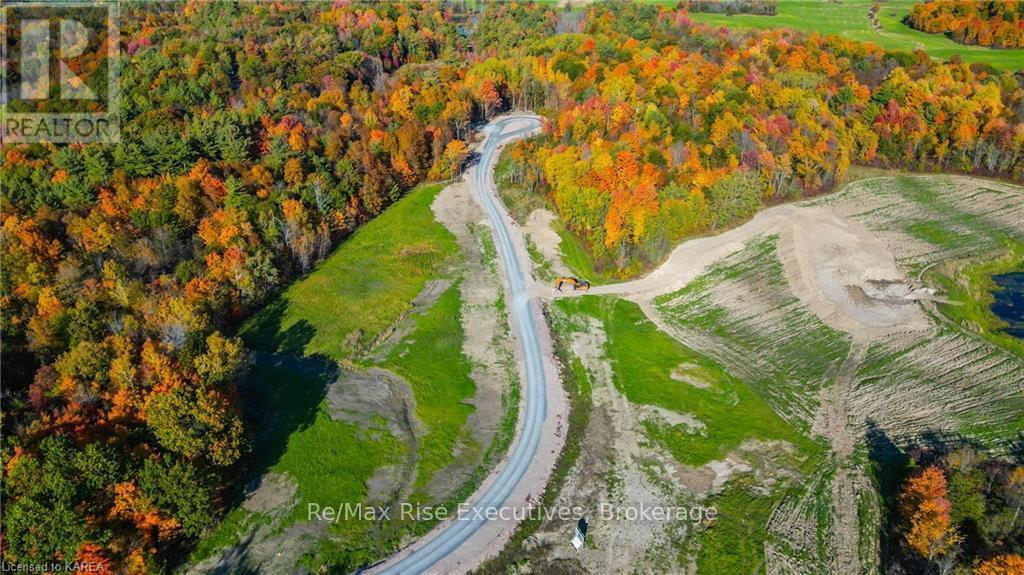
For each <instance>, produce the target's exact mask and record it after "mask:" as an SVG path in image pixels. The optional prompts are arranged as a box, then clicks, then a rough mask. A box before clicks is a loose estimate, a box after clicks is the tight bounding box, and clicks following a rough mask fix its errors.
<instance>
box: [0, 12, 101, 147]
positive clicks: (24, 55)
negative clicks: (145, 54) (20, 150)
mask: <svg viewBox="0 0 1024 575" xmlns="http://www.w3.org/2000/svg"><path fill="white" fill-rule="evenodd" d="M119 30H120V28H119V27H118V2H117V0H102V1H89V2H82V1H68V0H65V1H60V0H45V1H36V2H4V3H3V5H2V6H0V32H2V35H3V38H2V56H0V67H2V70H0V73H2V82H0V83H2V84H3V86H2V93H0V104H2V110H0V139H2V140H3V143H12V144H13V143H33V142H51V143H63V144H68V143H116V142H118V141H120V137H121V130H120V127H121V126H120V113H119V112H120V110H119V103H120V44H121V38H120V32H119Z"/></svg>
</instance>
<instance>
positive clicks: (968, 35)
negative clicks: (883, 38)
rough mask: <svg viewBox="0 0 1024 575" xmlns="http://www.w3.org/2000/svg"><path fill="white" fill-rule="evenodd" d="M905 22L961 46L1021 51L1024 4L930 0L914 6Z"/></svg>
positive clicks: (1009, 0)
mask: <svg viewBox="0 0 1024 575" xmlns="http://www.w3.org/2000/svg"><path fill="white" fill-rule="evenodd" d="M906 22H907V24H909V25H910V26H911V27H913V28H917V29H918V30H921V31H923V32H928V33H930V34H945V35H947V36H949V37H950V38H952V39H953V40H954V41H956V42H959V43H961V44H972V45H976V46H989V47H993V48H1024V2H1021V1H1020V0H931V1H929V2H920V3H918V4H915V5H914V7H913V8H911V9H910V13H909V14H907V17H906Z"/></svg>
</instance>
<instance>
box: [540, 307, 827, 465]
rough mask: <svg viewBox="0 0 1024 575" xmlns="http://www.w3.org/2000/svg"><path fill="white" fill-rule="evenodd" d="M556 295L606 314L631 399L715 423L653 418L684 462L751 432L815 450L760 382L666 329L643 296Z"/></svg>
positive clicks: (620, 383) (662, 439) (723, 449)
mask: <svg viewBox="0 0 1024 575" xmlns="http://www.w3.org/2000/svg"><path fill="white" fill-rule="evenodd" d="M556 302H557V305H558V306H559V307H561V308H562V310H563V311H566V312H568V313H573V314H587V315H590V316H592V317H595V318H597V319H599V320H601V322H602V323H603V325H604V329H605V333H606V334H607V337H608V348H609V349H608V350H607V352H608V355H609V357H610V360H611V364H612V369H613V372H614V378H615V387H616V388H617V389H618V390H619V391H620V392H622V393H623V395H625V396H626V398H627V399H629V401H630V402H632V403H635V404H640V405H655V406H658V407H662V408H664V409H668V410H670V411H675V412H678V413H688V414H691V415H693V416H694V417H696V418H697V419H698V420H700V421H701V422H702V423H704V425H706V426H707V428H706V434H705V435H701V434H691V433H688V432H687V430H686V429H685V428H683V427H682V426H676V427H665V426H659V425H654V424H649V425H648V429H647V431H648V433H649V434H650V435H651V437H652V439H654V440H655V441H657V442H658V443H660V444H662V445H664V446H665V448H666V449H667V450H668V451H670V452H671V453H672V454H673V455H674V456H675V458H676V459H677V460H678V461H680V462H681V463H684V464H687V465H695V466H698V465H704V464H705V463H708V462H710V461H713V460H715V459H721V458H723V457H724V456H725V455H727V454H728V453H729V452H730V451H732V450H734V449H736V448H737V447H739V445H740V444H741V443H743V442H744V441H746V440H748V439H762V440H769V439H781V440H785V441H788V442H790V443H792V444H794V445H795V446H797V447H798V448H800V449H802V450H807V451H808V452H810V451H813V450H814V446H813V444H812V443H811V442H809V441H808V440H806V439H805V438H804V437H803V436H801V435H800V434H799V433H797V432H796V430H795V429H793V428H792V427H791V426H790V425H788V424H787V423H786V422H785V421H784V420H783V419H782V418H780V417H779V416H778V415H776V414H775V412H774V411H772V409H771V407H769V405H768V404H767V403H766V402H764V401H763V400H762V399H761V398H760V397H758V395H757V394H756V393H754V392H753V390H751V389H750V388H749V387H747V386H746V385H744V384H743V383H742V382H741V381H739V380H737V379H736V378H734V377H732V376H731V375H729V373H727V372H726V371H725V370H724V369H723V368H722V367H721V366H720V365H719V364H717V363H715V362H714V361H712V360H711V359H709V358H707V357H705V356H703V355H701V354H699V353H697V352H695V351H693V350H691V349H688V348H686V347H684V346H683V345H682V344H680V343H679V342H677V341H676V340H674V339H672V338H671V337H669V336H668V335H667V334H665V333H663V332H661V331H659V330H658V328H657V327H655V325H654V324H653V323H651V322H650V321H649V320H648V319H647V316H645V315H644V313H643V311H642V310H641V309H640V307H639V306H637V305H636V304H634V303H632V302H628V301H626V300H622V299H617V298H611V299H609V298H599V297H596V296H584V297H578V298H564V299H559V300H556ZM677 370H679V371H677ZM673 371H676V373H677V375H678V374H680V371H681V372H682V373H683V374H684V375H685V377H688V378H692V379H693V380H696V383H697V385H693V384H691V383H684V382H680V381H676V379H673V377H672V373H673ZM698 385H700V386H704V387H698Z"/></svg>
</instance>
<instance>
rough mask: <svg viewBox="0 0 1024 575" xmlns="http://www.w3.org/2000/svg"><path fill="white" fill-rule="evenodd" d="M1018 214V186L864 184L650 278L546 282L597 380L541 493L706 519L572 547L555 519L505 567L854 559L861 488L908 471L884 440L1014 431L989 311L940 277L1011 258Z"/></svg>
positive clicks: (959, 180) (617, 532) (861, 548)
mask: <svg viewBox="0 0 1024 575" xmlns="http://www.w3.org/2000/svg"><path fill="white" fill-rule="evenodd" d="M1022 223H1024V190H1022V189H1021V188H1019V187H1017V186H1013V185H1009V184H1005V183H999V182H992V181H985V180H980V179H974V178H966V177H953V176H901V177H879V178H868V179H865V180H862V181H858V182H855V183H852V184H850V185H848V186H847V187H846V189H844V190H843V191H841V192H838V193H836V194H833V195H830V196H826V197H822V198H817V199H813V200H810V201H805V202H801V203H798V204H794V205H787V206H779V207H775V208H771V209H768V210H765V211H764V212H762V213H761V214H759V215H758V216H756V217H755V218H754V219H753V220H751V221H750V222H748V223H747V224H744V225H743V226H740V227H738V228H735V229H733V230H729V231H727V232H725V233H723V234H721V235H719V236H714V237H708V238H700V239H696V240H691V241H689V242H685V243H683V244H681V245H680V246H679V247H678V248H677V249H676V250H675V251H674V252H673V254H672V255H671V256H670V257H669V259H668V260H667V261H666V262H665V263H664V264H663V265H662V266H661V267H659V268H658V269H656V270H654V271H653V272H652V273H651V274H649V275H648V276H647V277H644V278H641V279H638V280H635V281H631V282H625V283H621V284H612V285H602V286H598V287H595V288H594V289H593V290H592V292H591V293H592V294H593V295H590V296H584V297H577V298H571V297H569V296H570V295H573V294H571V293H570V292H567V293H564V294H557V297H556V299H555V301H554V302H553V304H552V310H553V313H552V318H553V321H554V324H555V326H556V327H557V329H558V330H559V332H560V333H561V338H562V339H563V341H566V342H568V344H567V345H568V346H569V348H570V351H571V354H570V356H569V357H570V359H569V361H568V362H567V365H570V366H572V371H573V372H574V373H578V372H580V371H581V370H580V369H579V368H580V367H582V368H583V369H582V372H583V374H584V377H586V378H587V380H588V382H589V384H590V387H592V389H593V392H592V397H593V408H592V409H593V416H592V417H591V418H590V421H589V424H588V428H587V432H586V433H585V434H584V436H583V440H582V447H581V454H582V455H581V456H580V459H579V461H578V462H577V465H576V466H575V467H574V468H573V470H572V471H571V472H570V473H569V475H568V478H567V480H566V482H565V486H564V487H563V488H562V489H561V490H560V492H559V494H558V499H557V500H558V501H559V502H565V503H568V504H582V505H584V506H585V505H586V504H588V503H589V504H594V503H595V502H599V501H629V502H636V501H645V502H660V503H661V504H666V503H667V502H672V501H676V502H679V501H683V502H689V504H692V503H694V502H704V503H705V504H713V505H715V506H716V507H717V508H718V510H719V513H720V514H719V518H718V520H717V521H715V522H712V523H709V524H702V525H699V526H696V525H688V526H686V528H685V529H683V530H682V531H678V530H677V531H674V532H673V531H669V530H667V529H666V528H665V527H664V526H658V525H653V526H652V525H643V526H642V528H638V529H634V528H633V527H632V526H630V525H628V524H613V523H611V522H608V523H604V522H594V521H592V523H591V525H592V527H591V528H592V533H593V534H594V536H593V541H592V543H591V545H590V547H588V549H585V550H584V551H581V552H580V553H579V554H576V553H575V552H573V551H571V550H570V549H569V548H568V545H567V544H566V542H565V540H564V532H565V531H566V529H571V526H568V525H563V524H560V523H558V522H554V521H552V522H548V523H546V524H544V525H542V526H541V527H540V528H539V529H538V531H537V533H536V534H535V535H534V536H533V537H532V538H529V539H527V540H526V541H525V542H524V543H523V548H524V549H529V550H530V551H529V552H528V553H527V554H526V557H527V558H526V559H521V562H529V563H530V564H531V566H536V567H537V568H541V569H543V568H544V567H545V566H553V565H559V566H560V567H559V568H562V567H561V566H566V565H572V564H578V566H579V568H582V569H584V570H588V571H602V572H603V571H608V570H610V571H613V572H619V571H628V570H635V569H641V570H642V569H651V570H664V569H670V570H671V569H684V568H688V567H691V566H696V567H699V568H700V572H715V573H717V572H730V573H731V572H737V573H739V572H744V573H746V572H756V571H761V570H765V571H767V572H768V573H806V572H842V573H848V572H849V573H858V572H862V570H867V572H870V570H871V569H872V566H874V565H877V564H878V556H879V545H880V541H879V538H878V524H879V521H880V517H881V514H882V505H883V499H882V495H881V494H880V493H879V492H878V490H877V488H876V485H877V484H878V483H885V482H886V481H888V479H887V477H888V476H891V475H892V474H897V475H898V474H901V473H904V470H903V469H902V468H890V467H891V465H892V462H893V461H899V458H898V457H893V454H894V453H895V454H897V455H898V453H899V450H900V449H906V448H908V447H910V446H913V445H921V444H929V443H932V442H953V443H971V444H973V445H975V446H977V447H979V448H980V449H983V450H987V451H991V452H994V453H997V454H1008V453H1011V452H1013V450H1014V449H1015V448H1014V445H1015V444H1016V443H1017V442H1020V441H1021V440H1024V435H1021V432H1022V430H1024V385H1022V383H1021V379H1020V376H1019V374H1020V373H1021V372H1022V370H1024V356H1022V355H1020V354H1019V353H1018V352H1016V351H1015V350H1014V349H1012V346H1009V345H1005V344H1006V342H1007V340H1005V338H1006V337H1008V336H1005V335H1003V334H999V333H997V332H996V331H994V330H993V328H994V327H998V326H997V324H995V323H991V322H988V323H986V321H987V320H988V319H990V318H988V317H987V316H985V314H986V313H988V312H987V309H985V308H984V307H983V306H979V305H976V306H974V307H973V308H970V309H963V307H964V306H958V305H955V303H949V304H947V303H944V302H946V301H947V295H946V293H945V291H946V290H947V289H949V291H950V293H949V297H951V298H952V299H954V300H956V299H958V298H960V299H964V298H966V297H968V296H966V295H965V294H966V293H968V292H967V291H966V290H968V289H970V290H973V291H970V292H969V293H976V290H977V289H978V288H977V287H976V286H977V282H974V283H971V281H970V278H969V277H967V276H974V277H977V276H978V275H979V274H982V273H983V270H982V269H981V268H980V267H978V266H980V265H982V264H979V263H978V262H995V264H992V265H996V264H998V265H996V267H997V268H998V270H999V271H1006V270H1009V269H1014V268H1016V269H1020V267H1021V265H1022V264H1024V262H1022V261H1021V260H1020V251H1019V249H1020V248H1019V246H1020V242H1021V238H1022V236H1024V225H1022ZM526 227H527V229H528V230H529V229H530V228H531V226H530V225H527V226H526ZM531 235H532V236H533V237H538V238H539V237H543V236H544V235H545V234H544V233H542V231H537V230H534V231H532V232H531ZM554 247H556V248H557V246H554ZM551 248H552V246H548V248H546V249H542V250H539V251H544V252H551ZM559 255H560V254H558V253H557V250H555V255H554V256H551V261H552V262H553V263H552V265H553V266H559V265H564V264H561V262H560V261H558V257H555V256H559ZM948 262H962V264H959V265H960V266H961V267H962V268H964V269H961V267H958V268H957V270H959V273H957V270H954V271H953V272H949V270H944V269H943V266H944V265H946V263H948ZM989 267H991V266H989ZM989 267H986V268H985V269H984V273H987V272H989V271H991V269H989ZM965 270H966V271H965ZM940 272H941V273H940ZM949 273H953V275H951V276H950V275H948V274H949ZM937 274H938V275H937ZM942 278H945V279H944V280H943V279H942ZM939 280H942V281H939ZM943 282H945V283H943ZM950 282H952V284H951V283H950ZM950 285H955V286H959V287H960V288H962V289H961V292H963V293H959V294H958V293H957V292H955V291H954V290H952V289H950ZM933 289H937V290H938V291H937V292H936V291H932V290H933ZM534 290H535V291H536V293H538V294H540V293H544V294H550V293H551V290H550V287H549V286H546V285H537V286H535V287H534ZM599 294H609V295H618V296H620V297H625V298H628V299H629V300H633V301H632V302H629V301H625V300H622V299H615V298H608V297H597V296H598V295H599ZM575 295H579V294H575ZM634 302H635V303H634ZM983 319H984V320H986V321H982V320H983ZM722 399H726V400H727V401H725V402H724V403H721V400H722ZM730 401H731V402H732V403H730ZM826 445H827V446H829V447H830V448H831V449H826V448H824V446H826ZM779 454H782V456H781V457H780V456H779ZM666 455H669V457H666ZM874 473H878V475H876V476H875V477H872V474H874ZM737 541H742V542H743V543H742V544H738V543H736V542H737ZM640 549H651V550H653V551H651V552H644V553H642V552H640V551H639V550H640ZM638 566H640V567H638Z"/></svg>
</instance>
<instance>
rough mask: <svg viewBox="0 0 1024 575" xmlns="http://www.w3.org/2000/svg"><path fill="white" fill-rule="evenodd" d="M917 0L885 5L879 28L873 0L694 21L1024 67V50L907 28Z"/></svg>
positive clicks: (817, 0) (796, 2) (809, 1)
mask: <svg viewBox="0 0 1024 575" xmlns="http://www.w3.org/2000/svg"><path fill="white" fill-rule="evenodd" d="M917 1H918V0H889V1H886V2H882V3H881V6H882V9H881V11H880V12H879V14H878V23H879V29H877V30H876V29H875V28H874V27H872V25H871V20H870V19H869V18H868V11H869V10H870V9H871V7H872V6H873V5H874V0H843V1H842V2H828V1H823V0H779V11H778V14H777V15H775V16H752V15H747V14H737V15H733V16H728V15H725V14H700V13H692V14H690V17H691V18H692V19H694V20H696V21H699V22H704V23H708V24H715V25H722V26H727V27H732V28H759V29H764V28H794V29H797V30H804V31H807V32H819V33H821V34H836V35H839V36H844V37H846V38H850V39H853V40H860V41H863V42H874V43H875V44H878V45H879V46H882V47H883V48H886V49H889V50H901V51H905V52H910V51H913V50H918V49H920V50H924V51H925V52H927V53H928V54H929V55H930V56H931V57H932V58H937V59H939V60H948V59H949V58H951V57H953V56H960V57H961V58H962V59H963V60H964V61H965V62H985V63H987V64H990V65H991V66H993V67H995V68H999V69H1001V70H1011V71H1013V70H1020V69H1021V68H1024V49H1019V50H999V49H992V48H984V47H981V46H966V45H963V44H957V43H956V42H954V41H952V40H950V39H949V38H947V37H945V36H943V35H941V34H927V33H925V32H920V31H918V30H914V29H912V28H910V27H909V26H907V25H906V24H903V22H902V20H903V17H904V16H906V15H907V14H908V13H909V12H910V9H911V7H912V6H913V5H914V4H915V3H916V2H917Z"/></svg>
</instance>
